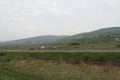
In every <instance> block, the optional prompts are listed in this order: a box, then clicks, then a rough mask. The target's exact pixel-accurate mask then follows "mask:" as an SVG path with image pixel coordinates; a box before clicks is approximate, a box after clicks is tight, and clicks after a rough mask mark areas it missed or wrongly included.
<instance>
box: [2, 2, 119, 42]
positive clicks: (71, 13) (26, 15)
mask: <svg viewBox="0 0 120 80" xmlns="http://www.w3.org/2000/svg"><path fill="white" fill-rule="evenodd" d="M119 14H120V0H0V32H1V34H0V37H2V38H1V40H10V39H17V38H22V37H27V36H34V35H47V34H57V35H60V34H75V33H80V32H84V31H85V32H86V31H90V30H93V29H98V28H102V27H106V26H107V27H108V26H114V25H120V23H119V22H120V16H119ZM116 22H117V23H116ZM6 29H7V30H6ZM14 34H16V35H21V34H22V35H21V36H15V35H14ZM3 35H5V36H3Z"/></svg>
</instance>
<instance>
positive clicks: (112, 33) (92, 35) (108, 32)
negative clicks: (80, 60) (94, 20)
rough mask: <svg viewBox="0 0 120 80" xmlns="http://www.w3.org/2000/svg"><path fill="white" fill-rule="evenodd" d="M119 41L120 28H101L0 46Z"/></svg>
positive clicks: (27, 39) (33, 38) (16, 41)
mask: <svg viewBox="0 0 120 80" xmlns="http://www.w3.org/2000/svg"><path fill="white" fill-rule="evenodd" d="M119 41H120V27H111V28H102V29H99V30H96V31H92V32H86V33H79V34H76V35H72V36H65V35H63V36H55V35H48V36H37V37H32V38H26V39H20V40H13V41H7V42H2V43H0V45H24V44H73V45H74V44H75V45H77V44H91V43H94V44H95V43H111V42H119Z"/></svg>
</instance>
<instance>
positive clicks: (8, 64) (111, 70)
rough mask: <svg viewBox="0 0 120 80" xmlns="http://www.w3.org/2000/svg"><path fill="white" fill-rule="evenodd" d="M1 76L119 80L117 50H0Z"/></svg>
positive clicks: (9, 78)
mask: <svg viewBox="0 0 120 80" xmlns="http://www.w3.org/2000/svg"><path fill="white" fill-rule="evenodd" d="M0 80H120V53H119V52H118V53H117V52H1V53H0Z"/></svg>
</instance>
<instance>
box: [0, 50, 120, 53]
mask: <svg viewBox="0 0 120 80" xmlns="http://www.w3.org/2000/svg"><path fill="white" fill-rule="evenodd" d="M0 52H120V49H79V50H4V51H0Z"/></svg>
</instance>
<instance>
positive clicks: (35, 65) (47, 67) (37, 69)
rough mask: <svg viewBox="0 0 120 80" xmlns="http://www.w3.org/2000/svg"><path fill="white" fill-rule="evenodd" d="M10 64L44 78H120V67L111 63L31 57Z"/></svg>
mask: <svg viewBox="0 0 120 80" xmlns="http://www.w3.org/2000/svg"><path fill="white" fill-rule="evenodd" d="M9 66H11V67H12V69H15V70H16V71H17V72H19V73H26V74H28V73H32V74H34V75H40V76H41V75H42V77H43V78H44V80H120V67H115V66H110V65H107V66H97V65H87V64H84V63H82V64H80V65H71V64H66V63H64V62H62V63H61V64H56V63H53V62H45V61H42V60H37V59H31V58H29V59H26V60H18V61H11V62H9ZM35 80H36V79H35Z"/></svg>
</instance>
